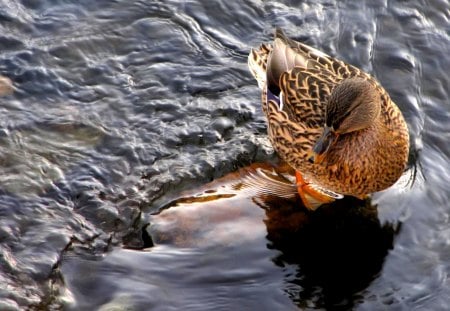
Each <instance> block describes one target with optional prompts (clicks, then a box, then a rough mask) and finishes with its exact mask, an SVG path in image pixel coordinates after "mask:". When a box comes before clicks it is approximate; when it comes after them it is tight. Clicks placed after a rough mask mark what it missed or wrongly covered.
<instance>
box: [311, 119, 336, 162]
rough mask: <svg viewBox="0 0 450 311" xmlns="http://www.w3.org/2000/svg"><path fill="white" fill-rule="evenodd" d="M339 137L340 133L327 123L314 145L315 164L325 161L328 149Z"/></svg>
mask: <svg viewBox="0 0 450 311" xmlns="http://www.w3.org/2000/svg"><path fill="white" fill-rule="evenodd" d="M337 138H338V134H337V133H335V132H334V131H333V129H332V128H331V127H328V126H326V125H325V127H324V129H323V133H322V135H321V136H320V138H319V140H317V142H316V144H315V145H314V147H313V155H312V157H313V161H314V163H315V164H320V163H322V162H323V160H324V159H325V156H326V155H327V152H328V150H330V147H331V146H332V145H333V144H334V143H335V141H336V140H337Z"/></svg>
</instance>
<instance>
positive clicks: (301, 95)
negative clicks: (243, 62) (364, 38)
mask: <svg viewBox="0 0 450 311" xmlns="http://www.w3.org/2000/svg"><path fill="white" fill-rule="evenodd" d="M248 67H249V70H250V72H251V74H252V75H253V77H254V78H255V79H256V81H257V83H258V86H259V88H260V89H261V100H262V110H263V112H264V114H265V116H266V118H267V133H268V137H269V140H270V142H271V144H272V146H273V149H274V150H275V152H276V153H277V154H278V156H279V157H280V158H281V159H282V160H283V161H285V162H286V163H287V164H288V165H289V166H290V167H291V168H292V169H293V170H294V172H295V179H294V180H293V182H294V184H293V186H295V187H296V192H298V194H299V196H300V198H301V200H302V202H303V205H304V206H305V207H306V208H307V209H309V210H315V209H317V208H318V207H319V206H321V205H323V204H326V203H331V202H333V201H335V200H337V199H341V198H343V197H344V196H353V197H357V198H360V199H364V198H367V197H369V196H370V195H371V194H372V193H375V192H378V191H382V190H384V189H387V188H389V187H390V186H392V185H393V184H394V183H395V182H396V181H397V180H398V179H399V178H400V177H401V175H402V174H403V173H404V171H405V170H406V168H407V162H408V155H409V132H408V126H407V124H406V122H405V119H404V117H403V114H402V112H401V111H400V109H399V108H398V106H397V105H396V104H395V103H394V102H393V101H392V100H391V98H390V96H389V94H388V93H387V92H386V90H385V89H384V88H383V87H382V86H381V84H380V83H379V82H378V81H377V80H376V79H375V78H374V77H373V76H371V75H370V74H368V73H366V72H364V71H363V70H361V69H359V68H357V67H355V66H353V65H350V64H348V63H345V62H344V61H341V60H339V59H336V58H333V57H331V56H329V55H327V54H325V53H324V52H322V51H320V50H318V49H315V48H313V47H311V46H308V45H306V44H304V43H301V42H297V41H294V40H293V39H290V38H288V37H287V36H286V35H285V34H284V32H283V31H282V30H281V29H276V30H275V35H274V39H273V42H272V43H262V44H261V45H260V46H259V48H256V49H251V51H250V53H249V56H248Z"/></svg>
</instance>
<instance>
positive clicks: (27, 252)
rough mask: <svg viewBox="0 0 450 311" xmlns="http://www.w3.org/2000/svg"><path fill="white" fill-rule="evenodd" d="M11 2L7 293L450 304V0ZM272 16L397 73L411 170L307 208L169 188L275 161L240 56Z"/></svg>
mask: <svg viewBox="0 0 450 311" xmlns="http://www.w3.org/2000/svg"><path fill="white" fill-rule="evenodd" d="M0 4H1V6H0V7H1V10H0V30H1V31H0V33H1V36H0V47H1V53H0V75H3V76H7V77H9V78H10V79H11V80H12V81H13V83H14V86H15V88H16V90H15V92H14V93H13V94H12V95H8V96H5V97H1V98H0V109H1V113H2V117H1V118H0V163H1V165H0V170H1V173H0V251H1V257H0V268H1V269H0V284H1V285H0V300H1V301H0V308H1V309H8V308H9V309H11V310H16V309H50V308H65V309H69V310H70V309H72V310H82V309H84V310H85V309H103V310H107V309H109V308H113V307H117V308H125V307H128V308H130V309H135V310H179V309H186V310H211V309H223V310H229V309H231V308H234V309H250V310H251V309H256V308H258V309H267V310H297V309H299V308H306V309H321V308H329V309H331V308H336V309H339V308H341V309H349V308H354V309H359V310H373V309H399V310H400V309H402V310H403V309H404V310H411V309H423V310H445V309H446V308H447V306H448V304H449V303H450V286H449V285H450V284H448V283H449V281H448V273H449V271H450V267H449V263H450V257H449V255H448V254H450V239H449V220H450V219H449V209H450V206H449V204H448V200H449V197H450V191H449V190H448V184H449V183H450V175H449V173H448V163H449V161H450V159H449V158H450V148H449V146H448V141H449V139H450V136H449V133H450V122H449V120H450V107H449V104H448V95H449V90H450V80H449V78H448V74H447V73H448V71H449V69H450V59H449V58H448V55H449V54H450V22H449V19H450V5H449V4H448V3H447V2H446V1H441V0H429V1H425V0H424V1H381V0H380V1H360V2H358V3H357V4H356V3H355V2H354V1H329V0H327V1H326V0H321V1H281V0H279V1H257V0H252V1H245V2H241V1H221V0H217V1H195V0H193V1H134V2H132V3H130V2H128V1H120V0H119V1H58V0H54V1H50V0H40V1H27V0H21V1H9V0H3V1H1V2H0ZM275 27H281V28H283V29H284V30H285V32H286V33H287V34H288V35H289V36H291V37H293V38H295V39H298V40H302V41H304V42H306V43H308V44H310V45H313V46H315V47H316V48H319V49H321V50H323V51H325V52H326V53H329V54H331V55H333V56H335V57H338V58H340V59H343V60H345V61H347V62H349V63H352V64H354V65H356V66H359V67H360V68H362V69H364V70H366V71H368V72H370V73H371V74H373V75H375V76H376V77H377V78H378V80H379V81H380V82H381V84H382V85H383V86H385V88H386V89H387V90H388V91H389V93H390V94H391V96H392V98H393V99H394V101H395V102H396V103H397V104H398V106H399V107H400V109H401V110H402V111H403V113H404V115H405V118H406V120H407V122H408V125H409V128H410V132H411V141H412V145H413V147H414V148H413V149H414V150H415V151H416V152H415V153H414V154H415V155H416V157H415V158H417V160H415V161H412V162H413V163H416V164H417V165H418V167H420V168H421V169H420V170H419V174H418V175H417V178H416V181H415V183H414V184H413V185H410V184H409V185H405V183H400V184H398V185H396V186H395V187H393V188H391V189H389V190H387V191H384V192H383V193H378V194H375V195H374V196H373V199H372V200H371V201H370V204H367V205H365V204H366V203H362V202H353V201H350V202H348V201H345V202H347V203H348V204H350V205H353V206H357V208H356V209H355V210H353V211H349V210H348V209H346V208H345V205H346V204H347V203H345V202H344V203H342V205H343V206H342V207H337V208H336V209H327V208H325V209H323V210H321V211H320V212H319V213H318V214H317V215H312V216H311V215H309V216H308V215H307V216H305V214H304V213H302V212H299V211H296V210H295V209H293V206H294V205H295V203H292V202H284V201H283V200H281V201H277V200H259V201H258V200H252V199H251V198H252V196H251V195H248V196H243V197H239V196H237V197H232V196H228V197H227V196H226V197H224V198H220V199H218V200H217V201H215V203H214V202H213V201H211V202H209V203H208V204H212V205H207V204H206V203H201V204H199V203H195V202H185V201H181V203H180V201H172V200H173V199H174V198H177V197H180V196H183V195H184V194H182V193H183V191H184V190H187V189H194V191H195V189H203V188H200V187H201V185H203V184H205V183H207V182H210V181H212V180H214V179H217V178H219V177H222V176H224V175H226V174H227V173H229V172H233V171H236V170H237V169H238V168H242V167H244V166H247V165H249V164H251V163H254V162H267V161H269V160H270V161H274V159H275V155H274V154H272V153H271V149H270V146H269V145H268V143H267V138H266V128H265V127H266V125H265V120H264V117H263V114H262V111H261V107H260V103H259V98H260V95H259V91H258V88H257V85H256V82H255V81H254V80H253V78H252V77H251V75H250V74H249V72H248V70H247V65H246V58H247V54H248V51H249V50H250V48H252V47H255V46H257V45H259V44H260V43H261V42H264V41H270V40H271V36H272V33H273V29H274V28H275ZM234 177H236V176H234ZM234 177H233V178H234ZM236 178H238V177H236ZM215 186H217V185H216V184H213V185H212V186H211V187H212V188H214V187H215ZM220 187H221V186H220V185H219V188H220ZM224 187H225V188H220V189H222V190H223V191H225V193H227V194H228V195H229V194H230V192H231V194H233V191H235V189H231V188H230V189H229V188H226V187H229V186H224ZM216 190H217V189H216ZM216 190H211V191H216ZM199 191H200V190H199ZM201 191H203V190H201ZM201 191H200V194H199V195H201V193H203V192H201ZM233 200H234V201H233ZM168 202H173V203H172V204H168ZM177 202H178V203H177ZM183 202H184V203H183ZM167 204H168V205H167ZM293 204H294V205H293ZM277 206H278V209H277ZM162 207H166V209H164V210H161V208H162ZM214 208H216V209H217V214H214V213H212V212H211V210H212V209H214ZM286 219H288V220H289V221H288V223H286V222H283V220H286ZM293 219H295V220H296V221H293ZM305 219H306V220H305ZM290 220H292V221H293V222H292V223H291V222H290ZM289 225H291V226H289ZM183 228H184V231H183V230H182V229H183ZM286 228H287V229H286ZM296 228H297V229H296ZM333 228H334V229H333ZM358 235H359V236H360V237H361V239H358V238H355V237H358ZM152 238H153V239H152ZM329 238H330V239H329ZM363 238H365V239H363ZM340 242H341V243H340ZM321 245H323V246H324V247H320V246H321ZM372 246H373V247H372ZM358 250H360V251H358ZM364 254H369V255H370V256H369V255H368V256H365V255H364ZM348 255H353V256H354V258H358V259H360V262H362V264H361V265H356V266H355V271H353V272H352V269H351V268H352V267H349V266H346V264H345V262H344V259H346V258H347V259H348V258H350V257H349V256H348ZM322 268H323V269H322ZM355 272H358V273H355ZM355 275H360V276H361V275H362V277H355ZM340 282H342V284H343V286H342V288H341V289H342V290H340V286H339V285H340V284H341V283H340Z"/></svg>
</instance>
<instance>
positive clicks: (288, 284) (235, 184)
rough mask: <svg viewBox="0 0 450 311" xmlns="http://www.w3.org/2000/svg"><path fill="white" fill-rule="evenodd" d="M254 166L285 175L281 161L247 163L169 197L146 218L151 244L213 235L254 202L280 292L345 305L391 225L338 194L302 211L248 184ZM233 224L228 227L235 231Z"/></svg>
mask: <svg viewBox="0 0 450 311" xmlns="http://www.w3.org/2000/svg"><path fill="white" fill-rule="evenodd" d="M258 169H263V170H264V171H266V172H271V173H273V169H274V170H275V172H276V173H277V174H280V173H282V174H286V171H285V169H286V168H285V167H283V166H278V165H274V166H272V165H268V164H253V165H251V166H249V167H247V168H244V169H241V170H240V171H239V172H235V173H231V174H229V175H227V176H225V177H223V178H221V179H219V180H217V181H214V182H212V183H210V184H208V185H206V186H205V187H203V188H202V190H201V191H202V192H201V194H200V195H185V196H183V197H182V198H179V199H177V200H175V201H172V202H170V203H169V204H167V205H165V206H164V207H162V209H161V210H160V212H158V213H157V214H155V215H153V216H152V217H153V218H152V220H151V223H150V226H149V228H150V229H149V232H150V235H151V237H153V238H154V241H155V244H156V245H157V244H159V243H162V244H172V245H173V244H176V245H178V246H186V245H189V246H192V245H194V244H195V245H197V246H198V245H201V244H202V242H201V239H202V235H203V234H204V232H205V231H204V230H207V231H208V232H209V233H208V234H209V236H210V235H211V232H212V234H214V235H216V238H217V235H220V234H221V233H220V229H217V228H219V227H220V226H221V225H222V224H221V222H225V221H230V219H233V218H235V219H237V218H238V217H242V215H243V214H245V212H243V211H248V210H258V207H259V210H260V211H261V208H262V209H263V211H264V214H263V215H260V217H261V216H262V217H263V219H259V220H261V221H262V222H263V223H264V225H265V227H266V231H267V235H266V239H267V240H268V243H267V248H268V249H270V250H273V251H276V253H275V256H274V257H272V258H268V260H272V261H273V263H274V264H275V265H276V266H278V267H280V268H281V269H282V270H283V273H284V284H285V286H284V291H285V293H286V294H287V295H288V296H289V298H290V299H291V300H292V302H293V303H294V304H295V305H297V306H298V307H300V308H305V307H314V308H327V309H330V308H331V309H336V308H339V307H342V308H343V309H348V308H351V307H353V306H354V305H355V304H357V303H358V293H360V292H361V291H363V290H364V289H365V288H366V287H367V286H368V285H369V284H370V283H371V282H372V281H373V280H374V279H375V278H376V277H377V275H378V274H379V273H380V271H381V269H382V266H383V262H384V259H385V257H386V255H387V254H388V252H389V250H390V249H392V248H393V240H394V236H395V234H396V231H397V229H396V227H397V226H394V225H391V224H384V225H382V224H381V223H380V221H379V219H378V212H377V206H375V205H372V204H371V199H369V198H368V199H366V200H359V199H356V198H353V197H345V198H344V199H342V200H338V201H336V202H334V203H331V204H327V205H324V206H322V207H321V208H319V209H318V210H316V211H315V212H310V211H308V210H306V209H305V208H303V207H302V206H301V203H300V202H299V198H298V197H297V196H295V197H290V198H280V197H276V196H274V195H272V194H267V193H264V191H262V192H261V191H260V189H259V190H258V189H252V186H250V187H248V185H246V181H245V180H246V178H245V176H248V175H249V174H253V173H254V172H255V171H256V170H258ZM197 193H200V192H197ZM193 208H194V209H193ZM248 213H251V212H248ZM193 215H195V216H193ZM186 217H189V218H190V219H186ZM253 217H256V216H255V215H253ZM193 218H195V219H196V220H193ZM239 221H240V220H236V222H235V227H240V228H241V229H243V228H242V227H241V226H240V225H239V224H238V222H239ZM188 227H190V228H188ZM200 227H203V228H202V229H199V228H200ZM204 227H211V228H210V229H205V228H204ZM192 230H194V233H193V231H192ZM244 230H245V229H244ZM146 231H147V230H144V232H146ZM198 232H201V233H200V234H199V233H198ZM208 234H206V235H203V238H205V239H206V236H207V235H208ZM151 237H150V236H148V235H147V233H145V234H143V236H142V241H143V245H147V246H149V245H153V241H152V240H151V239H150V238H151ZM222 238H223V237H222ZM219 239H221V238H220V237H219ZM228 239H229V237H228ZM193 240H195V241H193ZM149 241H150V242H149ZM243 265H245V263H243ZM292 269H293V270H294V271H295V272H294V273H292Z"/></svg>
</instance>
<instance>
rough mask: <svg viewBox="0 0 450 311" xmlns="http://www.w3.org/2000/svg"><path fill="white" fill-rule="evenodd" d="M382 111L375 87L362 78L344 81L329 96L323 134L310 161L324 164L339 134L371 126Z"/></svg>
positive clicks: (314, 148)
mask: <svg viewBox="0 0 450 311" xmlns="http://www.w3.org/2000/svg"><path fill="white" fill-rule="evenodd" d="M380 110H381V98H380V94H379V92H377V90H376V88H375V86H373V85H372V84H371V83H369V82H368V81H366V80H364V79H361V78H349V79H344V80H342V81H341V82H340V83H339V84H337V85H336V87H335V88H334V89H333V90H332V92H331V94H330V97H329V99H328V103H327V106H326V112H325V125H324V128H323V133H322V135H321V136H320V138H319V139H318V140H317V142H316V144H315V145H314V147H313V150H312V151H313V152H312V157H311V159H310V160H312V161H314V163H316V164H319V163H322V161H323V159H324V158H325V156H326V155H327V152H329V150H330V147H331V146H333V144H335V143H336V141H337V140H338V137H339V136H340V135H345V134H348V133H351V132H355V131H360V130H363V129H366V128H368V127H370V126H371V125H372V124H373V123H374V121H375V119H376V118H377V117H378V116H379V114H380Z"/></svg>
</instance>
